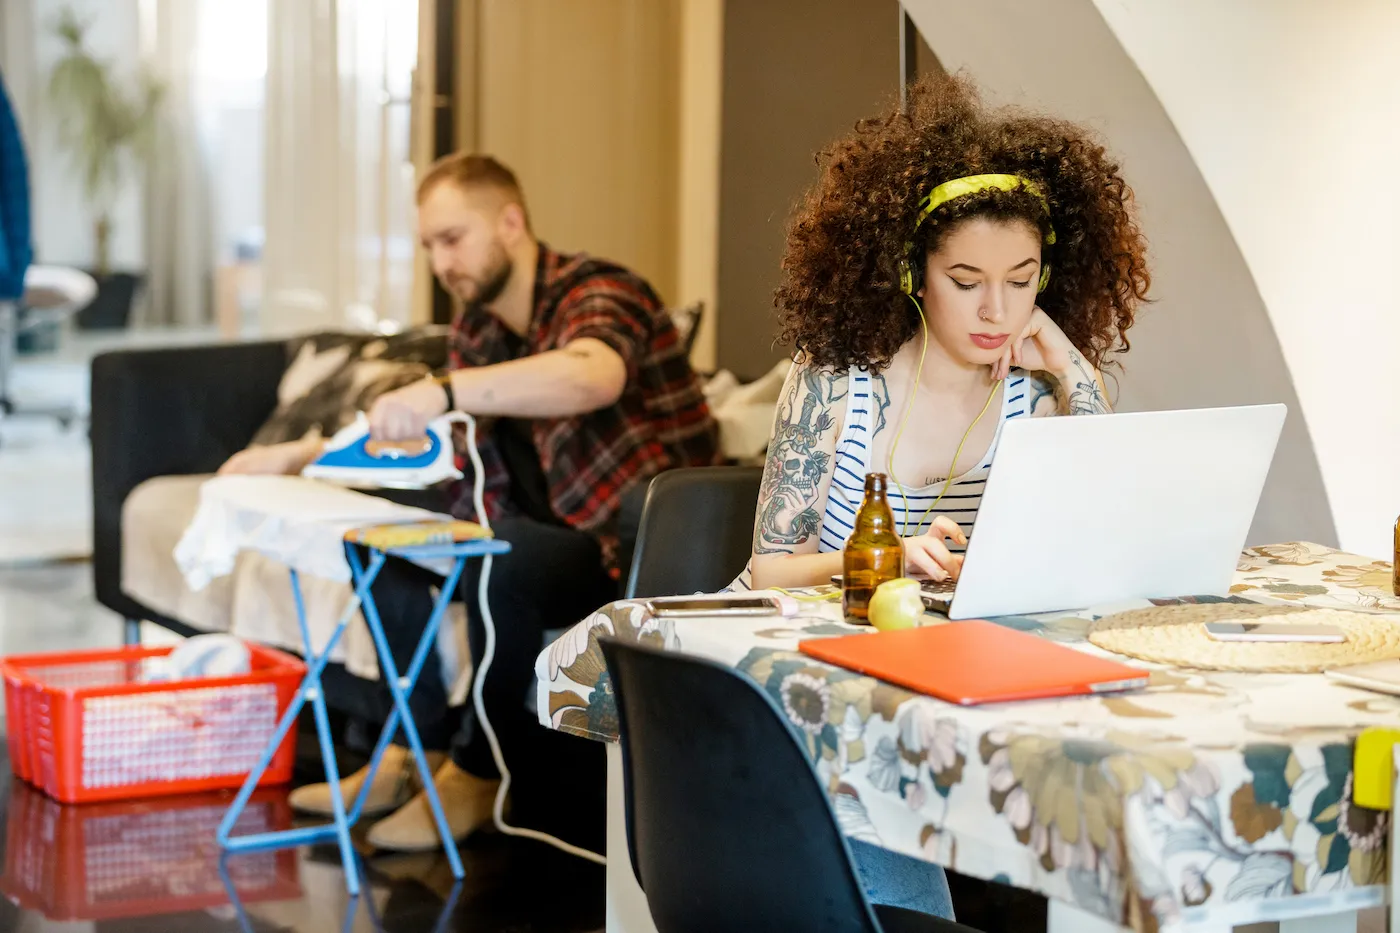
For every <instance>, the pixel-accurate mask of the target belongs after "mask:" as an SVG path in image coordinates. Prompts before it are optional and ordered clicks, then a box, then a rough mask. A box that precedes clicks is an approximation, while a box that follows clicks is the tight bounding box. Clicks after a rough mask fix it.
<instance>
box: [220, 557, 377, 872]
mask: <svg viewBox="0 0 1400 933" xmlns="http://www.w3.org/2000/svg"><path fill="white" fill-rule="evenodd" d="M383 564H384V561H383V558H382V557H381V559H380V560H379V561H378V562H377V563H372V564H371V566H370V569H369V571H368V572H366V573H365V574H364V575H363V576H362V577H361V578H360V579H359V580H357V581H356V586H355V591H354V595H353V596H351V598H350V601H349V602H348V603H347V604H346V606H345V609H344V610H343V611H342V612H341V614H340V618H339V619H338V620H336V625H335V629H334V630H332V632H331V636H330V638H328V639H327V640H326V645H325V647H324V648H323V649H322V650H321V651H320V653H317V652H316V651H315V650H314V649H313V648H312V646H311V633H310V630H309V629H308V628H307V624H306V603H305V600H304V599H303V598H302V591H301V578H300V576H299V575H298V574H297V572H296V570H291V571H290V579H291V584H292V599H293V600H294V602H295V604H296V611H297V626H298V627H299V628H300V630H301V640H302V646H303V648H304V649H305V652H306V660H307V667H306V676H305V677H304V678H303V679H302V682H301V686H300V687H298V688H297V694H296V697H295V698H294V699H293V700H292V702H291V704H290V705H289V706H288V707H287V711H286V712H285V713H284V714H283V715H282V721H281V722H279V723H278V724H277V730H276V731H275V732H274V733H273V736H272V740H271V741H270V742H268V745H267V748H266V749H264V750H263V753H262V756H261V757H260V758H259V759H258V763H257V765H256V766H255V767H254V768H253V770H252V771H250V772H249V773H248V777H247V779H246V780H245V781H244V782H243V786H242V788H240V789H239V791H238V796H237V797H235V798H234V800H233V803H232V804H230V805H229V808H228V812H227V813H225V814H224V818H223V821H222V822H221V823H220V824H219V830H218V833H217V836H216V838H217V839H218V842H219V845H220V846H221V847H222V848H223V849H224V851H226V852H259V851H264V850H266V849H279V848H283V847H285V846H293V845H304V844H310V843H314V842H323V841H326V840H328V839H332V838H333V839H335V840H336V842H337V844H338V845H339V847H340V858H341V862H342V863H344V865H345V877H346V886H347V888H348V889H349V891H350V893H351V894H352V895H353V894H356V893H358V892H359V878H358V876H357V875H356V873H355V872H354V871H353V870H352V866H353V865H354V848H353V847H352V846H351V843H350V824H349V822H348V821H347V820H346V817H345V802H344V800H343V799H342V797H341V795H340V793H339V789H340V774H339V770H338V769H337V768H336V765H335V744H334V740H333V738H332V736H331V734H330V722H329V720H328V717H327V715H326V707H325V702H326V701H325V697H324V696H323V695H322V691H321V672H322V671H324V670H325V667H326V664H327V663H328V662H329V661H330V656H331V652H332V651H334V650H335V646H336V645H337V644H339V643H340V637H341V636H342V635H343V634H344V633H345V628H346V626H347V625H348V624H349V622H350V619H351V618H353V617H354V615H355V611H356V610H357V609H358V608H359V606H360V602H361V601H362V600H363V599H364V597H365V595H366V594H367V593H368V592H369V589H370V587H371V586H372V585H373V583H374V580H375V578H376V577H378V576H379V571H380V569H382V567H383ZM307 700H310V701H311V707H312V711H313V713H314V715H315V720H316V737H317V739H318V741H319V743H320V746H321V760H322V763H323V764H324V766H325V768H326V779H327V780H328V781H330V782H331V786H332V788H333V792H332V794H331V807H332V812H333V813H334V816H335V819H334V821H333V822H331V823H326V824H322V825H319V826H307V827H302V828H298V829H289V830H281V831H279V832H269V833H256V834H253V835H248V836H233V835H232V832H233V826H234V824H235V823H237V822H238V818H239V817H240V816H241V815H242V814H243V809H244V808H245V807H246V806H247V805H248V800H249V798H250V797H252V795H253V791H254V790H255V789H256V788H257V786H258V781H259V780H261V778H262V775H263V772H264V771H266V770H267V766H268V765H269V764H270V763H271V761H272V756H273V755H274V754H275V753H276V751H277V748H278V746H280V745H281V744H282V740H283V738H284V737H285V736H286V735H287V732H288V731H289V730H290V729H291V727H292V725H293V724H294V723H295V722H296V718H297V715H298V714H299V713H300V712H301V708H302V707H303V706H304V705H305V704H306V701H307Z"/></svg>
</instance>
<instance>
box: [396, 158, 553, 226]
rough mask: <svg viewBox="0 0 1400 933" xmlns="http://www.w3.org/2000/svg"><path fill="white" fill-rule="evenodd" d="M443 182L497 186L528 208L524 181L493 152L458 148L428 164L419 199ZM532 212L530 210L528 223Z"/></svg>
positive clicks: (460, 185)
mask: <svg viewBox="0 0 1400 933" xmlns="http://www.w3.org/2000/svg"><path fill="white" fill-rule="evenodd" d="M443 182H451V183H453V184H454V185H456V186H457V187H459V188H461V189H463V190H467V189H470V188H494V189H496V190H497V191H499V192H500V193H501V194H503V195H505V197H506V200H507V201H508V202H510V203H514V204H519V205H520V209H521V210H522V211H524V210H525V192H523V191H522V190H521V189H520V181H519V179H517V178H516V177H515V173H514V172H512V171H511V170H510V169H508V168H506V166H505V165H503V164H502V163H501V162H499V161H497V160H496V159H493V158H492V157H491V156H489V155H481V154H480V153H475V152H454V153H452V154H450V155H445V156H443V157H442V158H440V159H438V160H437V161H436V162H434V163H433V164H432V165H430V166H428V171H427V172H425V173H424V174H423V177H422V178H421V179H420V180H419V182H418V193H417V202H418V203H419V204H422V203H423V199H424V198H426V197H427V196H428V192H430V191H432V190H433V189H434V188H436V187H437V186H438V185H440V184H442V183H443ZM528 222H529V212H528V211H526V223H528Z"/></svg>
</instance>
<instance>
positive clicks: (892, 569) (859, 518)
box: [841, 473, 904, 622]
mask: <svg viewBox="0 0 1400 933" xmlns="http://www.w3.org/2000/svg"><path fill="white" fill-rule="evenodd" d="M887 486H888V479H887V477H886V476H885V474H883V473H868V474H866V477H865V498H864V499H862V500H861V503H860V511H858V512H856V520H855V530H853V531H852V532H851V536H850V537H849V538H847V539H846V548H845V550H844V551H843V552H842V561H841V563H842V567H841V575H842V580H841V608H842V610H843V611H844V612H845V614H846V618H848V619H852V620H855V621H857V622H867V621H868V620H869V615H870V598H871V597H872V596H874V595H875V588H876V587H878V586H879V585H880V584H881V583H884V582H886V581H888V580H895V579H898V578H899V577H902V576H904V542H903V541H902V540H901V539H900V537H899V532H897V531H896V530H895V527H894V513H893V512H892V511H891V510H890V503H889V500H888V499H886V498H885V490H886V488H887Z"/></svg>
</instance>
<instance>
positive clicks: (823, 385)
mask: <svg viewBox="0 0 1400 933" xmlns="http://www.w3.org/2000/svg"><path fill="white" fill-rule="evenodd" d="M838 382H839V383H840V391H839V393H838V385H837V383H838ZM844 397H845V378H844V374H843V375H840V376H837V375H832V374H831V373H824V372H819V371H817V370H813V369H807V368H804V369H803V370H802V372H801V373H800V375H799V376H798V378H796V379H794V380H793V381H792V384H791V385H790V386H788V388H787V391H786V392H785V393H784V396H783V398H781V399H779V401H778V408H777V415H776V421H777V424H776V428H775V430H774V431H773V441H772V444H771V445H770V447H769V451H768V463H767V465H766V466H765V467H764V470H763V482H762V485H761V487H760V488H759V494H758V501H759V502H760V503H761V505H760V507H759V514H758V521H757V522H755V523H754V533H753V549H754V553H755V554H791V553H792V549H793V547H794V546H795V545H798V544H802V543H804V542H806V541H807V540H808V539H809V538H811V537H812V535H815V534H816V533H817V530H818V529H819V528H820V527H821V512H820V511H819V510H818V508H817V505H818V502H817V499H818V496H819V492H820V489H821V481H822V478H823V477H824V476H825V475H826V472H827V470H829V469H830V467H831V462H830V461H831V456H830V455H829V454H828V453H827V452H826V451H824V450H819V449H818V446H819V445H820V443H821V437H822V435H823V434H824V433H826V432H827V431H830V430H831V429H832V427H833V426H834V425H835V419H834V418H833V416H832V414H831V409H832V407H833V406H834V405H835V404H836V403H837V402H838V401H840V400H841V399H842V398H844Z"/></svg>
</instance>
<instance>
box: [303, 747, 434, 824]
mask: <svg viewBox="0 0 1400 933" xmlns="http://www.w3.org/2000/svg"><path fill="white" fill-rule="evenodd" d="M424 757H426V758H427V759H428V767H429V768H434V769H436V768H437V767H438V765H440V764H441V763H442V760H443V758H444V755H443V753H442V752H427V753H426V754H425V756H424ZM368 773H369V765H365V766H364V767H363V768H361V769H360V770H358V771H356V772H355V773H354V774H352V775H350V776H349V777H346V778H343V779H341V782H340V791H341V793H342V794H344V795H345V810H346V812H347V813H348V812H349V811H350V808H351V807H353V806H354V805H355V795H356V794H358V793H359V792H360V786H361V785H362V784H364V781H365V776H366V775H367V774H368ZM421 786H422V785H421V784H420V783H419V781H418V769H417V768H416V767H414V764H413V756H412V755H411V754H409V751H408V749H406V748H400V747H399V746H397V745H390V746H389V747H388V748H386V749H385V750H384V757H383V758H381V759H380V761H379V770H378V771H376V772H375V774H374V783H373V784H372V785H370V791H369V797H368V798H367V799H366V800H365V808H364V810H363V811H362V812H361V815H362V816H378V815H380V814H384V813H389V812H390V811H393V810H396V809H398V808H399V807H402V806H403V805H404V804H405V803H407V802H408V801H409V800H410V799H411V798H412V796H413V792H414V791H415V790H417V789H418V788H419V787H421ZM287 800H288V802H289V803H291V805H292V809H294V810H297V811H299V812H301V813H310V814H314V815H316V816H333V815H334V812H335V811H334V810H332V809H331V786H330V784H308V785H306V786H305V787H298V788H297V789H296V790H294V791H292V793H291V796H289V797H288V798H287Z"/></svg>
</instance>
